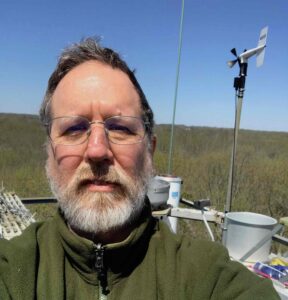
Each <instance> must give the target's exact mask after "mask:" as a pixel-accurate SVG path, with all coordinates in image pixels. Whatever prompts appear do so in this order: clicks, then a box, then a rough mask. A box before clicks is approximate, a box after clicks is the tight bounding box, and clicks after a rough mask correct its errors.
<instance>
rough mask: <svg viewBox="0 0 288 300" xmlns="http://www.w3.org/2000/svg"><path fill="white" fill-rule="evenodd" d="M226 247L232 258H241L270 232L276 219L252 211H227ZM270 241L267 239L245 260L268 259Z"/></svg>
mask: <svg viewBox="0 0 288 300" xmlns="http://www.w3.org/2000/svg"><path fill="white" fill-rule="evenodd" d="M226 217H227V239H226V247H227V248H228V251H229V254H230V256H231V257H233V258H234V259H240V258H242V257H243V256H244V255H245V254H246V253H247V252H248V251H249V250H251V249H252V248H253V247H254V246H255V245H256V244H257V243H258V242H260V241H261V240H262V239H263V238H264V237H265V236H267V234H269V233H271V231H272V230H273V229H274V227H275V225H276V224H277V221H276V220H275V219H273V218H271V217H268V216H265V215H261V214H256V213H252V212H231V213H227V215H226ZM271 241H272V238H271V239H270V240H268V241H267V242H266V243H265V244H264V245H263V246H262V247H260V248H259V249H258V250H257V251H256V252H254V253H253V254H252V255H251V256H250V257H248V258H247V261H250V262H256V261H265V260H267V259H268V256H269V252H270V247H271Z"/></svg>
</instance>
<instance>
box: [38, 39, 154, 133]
mask: <svg viewBox="0 0 288 300" xmlns="http://www.w3.org/2000/svg"><path fill="white" fill-rule="evenodd" d="M91 60H96V61H99V62H102V63H104V64H107V65H109V66H111V67H112V68H113V69H120V70H121V71H122V72H124V73H125V74H127V75H128V77H129V79H130V80H131V82H132V83H133V85H134V87H135V89H136V91H137V93H138V95H139V98H140V105H141V108H142V119H143V121H144V122H145V123H146V122H147V123H149V125H147V126H146V132H147V134H148V137H149V138H150V139H151V137H152V135H153V128H154V116H153V111H152V109H151V107H150V105H149V103H148V101H147V99H146V96H145V94H144V92H143V90H142V88H141V86H140V84H139V83H138V81H137V79H136V77H135V74H134V72H135V71H134V70H133V71H132V70H130V69H129V67H128V65H127V64H126V62H125V61H124V60H123V59H122V58H121V57H120V55H119V54H118V53H116V52H115V51H113V50H112V49H109V48H104V47H102V46H101V45H100V41H99V39H98V38H91V37H89V38H86V39H84V40H82V41H80V43H76V44H73V45H72V46H70V47H68V48H66V49H64V51H63V52H62V54H61V55H60V57H59V60H58V63H57V65H56V68H55V70H54V72H53V73H52V74H51V76H50V78H49V81H48V86H47V89H46V92H45V96H44V99H43V101H42V104H41V107H40V120H41V122H42V123H43V124H47V123H49V122H50V121H51V119H52V112H51V105H49V104H50V102H51V99H52V96H53V94H54V92H55V90H56V88H57V86H58V84H59V82H60V81H61V80H62V79H63V77H64V76H65V75H66V74H67V73H68V72H70V71H71V70H72V69H73V68H75V67H76V66H78V65H80V64H82V63H84V62H86V61H91Z"/></svg>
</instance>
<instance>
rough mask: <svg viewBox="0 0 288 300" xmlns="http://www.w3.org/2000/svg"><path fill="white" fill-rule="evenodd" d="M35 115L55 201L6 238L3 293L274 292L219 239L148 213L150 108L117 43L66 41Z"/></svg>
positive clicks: (255, 295) (0, 278) (190, 295)
mask: <svg viewBox="0 0 288 300" xmlns="http://www.w3.org/2000/svg"><path fill="white" fill-rule="evenodd" d="M40 118H41V121H42V122H43V124H44V126H45V127H46V129H47V135H48V140H47V144H46V147H47V162H46V172H47V177H48V179H49V182H50V185H51V189H52V191H53V193H54V194H55V196H56V197H57V199H58V203H59V211H58V213H57V215H56V216H55V218H54V219H53V220H51V221H46V222H42V223H35V224H33V225H31V226H30V227H29V228H28V229H27V230H26V231H25V232H24V233H23V234H22V236H20V237H17V238H14V239H12V240H11V241H1V243H0V298H1V299H15V300H16V299H17V300H18V299H29V300H30V299H51V300H52V299H53V300H58V299H146V300H147V299H149V300H151V299H181V300H182V299H201V300H203V299H221V300H223V299H239V300H240V299H278V296H277V294H276V293H275V292H274V290H273V288H272V285H271V283H270V282H269V281H268V280H262V279H259V278H257V277H256V276H255V275H253V274H252V273H250V272H249V271H248V270H246V269H245V268H244V267H242V266H241V265H240V264H238V263H236V262H231V261H230V260H229V256H228V254H227V251H226V250H225V249H224V248H223V247H222V246H221V245H218V244H216V243H211V242H207V241H195V240H192V239H190V238H187V237H183V236H178V235H174V234H172V233H171V232H170V231H169V229H168V228H167V227H166V225H165V224H162V222H159V221H157V220H156V219H154V218H153V217H152V215H151V207H150V204H149V200H148V199H147V197H146V196H145V195H146V191H147V184H148V182H149V180H150V179H151V176H152V174H153V167H152V156H153V152H154V150H155V145H156V138H155V136H154V134H153V126H154V120H153V113H152V110H151V108H150V106H149V104H148V102H147V99H146V97H145V95H144V93H143V91H142V89H141V87H140V85H139V83H138V81H137V79H136V78H135V75H134V73H133V72H132V71H131V70H130V69H129V68H128V66H127V64H126V63H125V62H124V61H123V60H122V59H121V58H120V57H119V55H118V54H117V53H115V52H114V51H112V50H111V49H108V48H103V47H101V46H100V45H99V43H98V42H97V41H96V40H94V39H91V38H88V39H86V40H84V41H82V42H80V43H79V44H75V45H73V46H72V47H70V48H68V49H66V50H65V51H64V52H63V53H62V55H61V57H60V59H59V61H58V64H57V66H56V69H55V71H54V72H53V74H52V75H51V77H50V79H49V83H48V87H47V91H46V94H45V97H44V101H43V103H42V106H41V110H40Z"/></svg>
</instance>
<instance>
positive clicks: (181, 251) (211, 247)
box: [0, 212, 279, 300]
mask: <svg viewBox="0 0 288 300" xmlns="http://www.w3.org/2000/svg"><path fill="white" fill-rule="evenodd" d="M99 292H100V293H99ZM100 294H102V295H106V297H107V299H111V300H112V299H125V300H134V299H135V300H138V299H139V300H140V299H145V300H154V299H165V300H167V299H171V300H172V299H173V300H177V299H179V300H185V299H195V300H197V299H198V300H205V299H219V300H220V299H221V300H225V299H227V300H228V299H230V300H231V299H238V300H244V299H247V300H248V299H249V300H251V299H253V300H256V299H271V300H272V299H279V298H278V296H277V294H276V293H275V291H274V289H273V287H272V285H271V283H270V282H269V280H264V279H260V278H258V277H257V276H255V275H254V274H252V273H251V272H250V271H248V270H246V269H245V268H244V267H243V266H241V265H240V264H238V263H236V262H231V261H229V257H228V254H227V251H226V250H225V249H224V248H223V247H222V246H221V245H219V244H217V243H212V242H208V241H197V240H194V239H191V238H188V237H183V236H179V235H174V234H172V233H171V232H170V231H169V229H168V228H167V227H166V225H165V224H162V222H158V221H156V220H155V219H153V218H152V217H151V214H150V212H148V213H147V214H146V215H145V216H144V217H143V218H142V219H141V222H140V223H139V225H138V227H137V228H136V229H135V230H134V231H133V232H132V233H131V234H130V236H129V237H128V238H127V239H126V240H124V241H123V242H121V243H117V244H109V245H95V244H93V242H91V241H89V240H87V239H84V238H81V237H79V236H77V235H75V234H73V233H72V232H71V231H70V230H69V229H68V227H67V225H66V224H65V221H64V220H63V218H62V216H61V215H60V214H57V215H56V217H55V218H54V219H53V220H51V221H47V222H43V223H35V224H33V225H31V226H30V227H29V228H28V229H26V231H25V232H24V233H23V234H22V235H21V236H19V237H16V238H14V239H12V240H10V241H6V240H1V241H0V299H1V300H6V299H14V300H22V299H23V300H32V299H41V300H42V299H48V300H50V299H51V300H58V299H59V300H60V299H77V300H81V299H85V300H88V299H89V300H90V299H99V298H100ZM104 299H105V297H104Z"/></svg>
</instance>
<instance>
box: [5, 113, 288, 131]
mask: <svg viewBox="0 0 288 300" xmlns="http://www.w3.org/2000/svg"><path fill="white" fill-rule="evenodd" d="M1 115H16V116H28V117H33V118H37V119H39V114H29V113H14V112H0V116H1ZM39 121H40V119H39ZM155 126H171V123H155ZM175 126H179V127H181V126H182V127H188V128H208V129H224V130H234V128H233V127H218V126H207V125H203V126H202V125H186V124H180V123H176V124H175ZM240 131H254V132H263V133H265V132H268V133H284V134H288V131H277V130H261V129H260V130H259V129H249V128H240Z"/></svg>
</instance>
